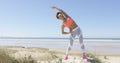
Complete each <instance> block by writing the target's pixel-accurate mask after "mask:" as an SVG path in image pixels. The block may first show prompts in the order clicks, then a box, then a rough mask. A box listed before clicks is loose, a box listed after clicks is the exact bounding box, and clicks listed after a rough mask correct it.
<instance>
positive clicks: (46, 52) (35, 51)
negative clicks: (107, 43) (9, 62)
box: [0, 46, 120, 63]
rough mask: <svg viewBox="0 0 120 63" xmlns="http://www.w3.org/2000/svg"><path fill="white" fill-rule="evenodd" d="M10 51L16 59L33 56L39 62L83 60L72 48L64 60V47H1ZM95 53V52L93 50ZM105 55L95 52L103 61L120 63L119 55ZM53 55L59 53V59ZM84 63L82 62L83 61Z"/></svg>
mask: <svg viewBox="0 0 120 63" xmlns="http://www.w3.org/2000/svg"><path fill="white" fill-rule="evenodd" d="M0 48H2V49H5V50H7V51H8V52H9V55H10V56H11V57H14V58H15V59H21V58H28V57H31V58H33V59H34V60H36V61H37V63H48V62H49V61H50V62H51V63H56V62H55V61H58V60H62V63H80V62H81V53H79V52H78V51H77V50H72V51H71V52H70V55H69V59H68V60H63V59H62V58H63V57H64V55H65V50H63V49H47V48H37V47H21V46H20V47H11V46H10V47H9V46H8V47H0ZM93 54H94V52H93ZM101 54H103V55H99V54H95V55H96V56H97V57H98V58H99V59H101V60H102V62H103V63H120V56H119V55H114V54H111V55H107V54H104V53H101ZM52 55H57V56H58V57H59V59H58V60H55V59H52V58H51V57H52ZM81 63H82V62H81Z"/></svg>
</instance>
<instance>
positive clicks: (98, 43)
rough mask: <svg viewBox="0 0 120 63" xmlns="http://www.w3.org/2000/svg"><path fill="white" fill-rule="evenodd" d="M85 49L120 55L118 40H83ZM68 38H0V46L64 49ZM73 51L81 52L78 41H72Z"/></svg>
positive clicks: (119, 41)
mask: <svg viewBox="0 0 120 63" xmlns="http://www.w3.org/2000/svg"><path fill="white" fill-rule="evenodd" d="M83 42H84V45H85V49H86V50H87V51H91V52H95V53H114V54H117V55H118V54H119V55H120V38H84V39H83ZM68 44H69V38H0V46H24V47H40V48H56V49H66V48H67V47H68ZM72 49H73V50H81V48H80V43H79V40H78V39H77V38H76V39H75V40H74V43H73V46H72Z"/></svg>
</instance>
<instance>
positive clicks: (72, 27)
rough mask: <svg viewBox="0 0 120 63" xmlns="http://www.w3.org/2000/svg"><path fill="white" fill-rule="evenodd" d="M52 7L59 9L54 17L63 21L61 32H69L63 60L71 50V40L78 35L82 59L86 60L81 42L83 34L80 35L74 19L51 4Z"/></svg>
mask: <svg viewBox="0 0 120 63" xmlns="http://www.w3.org/2000/svg"><path fill="white" fill-rule="evenodd" d="M52 8H53V9H57V10H58V11H59V12H57V14H56V18H57V19H60V20H62V21H63V24H62V26H61V30H62V34H70V43H69V45H68V48H67V50H66V55H65V57H64V60H67V59H68V55H69V51H70V50H71V47H72V45H73V40H74V38H75V37H76V36H78V37H79V42H80V46H81V50H82V54H83V56H82V59H83V60H84V61H87V56H86V54H85V47H84V44H83V36H82V32H81V30H80V28H79V27H78V25H77V24H76V23H75V21H74V20H73V19H72V18H71V17H70V16H68V15H67V14H66V13H65V12H64V11H63V10H62V9H59V8H57V7H55V6H53V7H52ZM65 27H68V28H69V32H65V31H64V28H65Z"/></svg>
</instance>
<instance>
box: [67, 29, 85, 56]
mask: <svg viewBox="0 0 120 63" xmlns="http://www.w3.org/2000/svg"><path fill="white" fill-rule="evenodd" d="M76 36H78V38H79V43H80V47H81V50H82V53H83V54H85V47H84V44H83V36H82V32H81V30H80V28H79V27H76V28H75V29H73V31H72V33H71V34H70V43H69V45H68V48H67V51H66V55H67V56H68V55H69V51H70V50H71V47H72V45H73V40H74V38H75V37H76Z"/></svg>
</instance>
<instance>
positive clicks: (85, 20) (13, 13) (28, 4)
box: [0, 0, 120, 38]
mask: <svg viewBox="0 0 120 63" xmlns="http://www.w3.org/2000/svg"><path fill="white" fill-rule="evenodd" d="M119 3H120V0H0V37H69V34H68V35H63V34H61V24H62V21H60V20H57V19H56V17H55V15H56V13H57V12H58V11H57V10H55V9H51V7H52V6H57V7H59V8H61V9H62V10H64V11H65V12H66V13H67V14H68V15H69V16H71V17H72V18H73V19H74V20H75V22H76V23H77V25H78V26H79V27H80V28H81V30H82V33H83V37H84V38H120V4H119ZM65 30H68V29H65Z"/></svg>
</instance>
